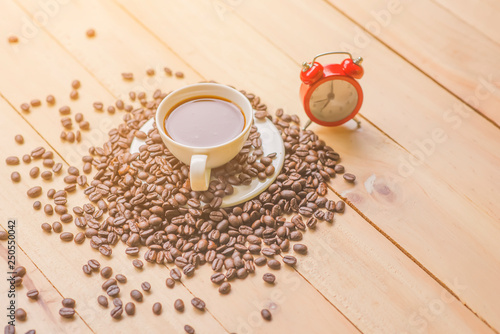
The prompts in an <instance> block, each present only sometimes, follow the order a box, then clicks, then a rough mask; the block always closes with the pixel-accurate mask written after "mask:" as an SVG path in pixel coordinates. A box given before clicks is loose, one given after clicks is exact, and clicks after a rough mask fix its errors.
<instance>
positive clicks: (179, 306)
mask: <svg viewBox="0 0 500 334" xmlns="http://www.w3.org/2000/svg"><path fill="white" fill-rule="evenodd" d="M174 308H175V309H176V310H177V311H178V312H184V302H183V301H182V299H177V300H176V301H175V302H174Z"/></svg>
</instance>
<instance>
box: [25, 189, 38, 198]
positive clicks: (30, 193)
mask: <svg viewBox="0 0 500 334" xmlns="http://www.w3.org/2000/svg"><path fill="white" fill-rule="evenodd" d="M26 194H27V195H28V197H29V198H36V197H40V195H41V194H42V187H39V186H36V187H33V188H30V189H29V190H28V191H27V192H26Z"/></svg>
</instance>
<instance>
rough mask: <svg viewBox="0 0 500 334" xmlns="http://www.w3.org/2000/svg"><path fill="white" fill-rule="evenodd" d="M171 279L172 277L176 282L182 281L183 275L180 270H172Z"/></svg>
mask: <svg viewBox="0 0 500 334" xmlns="http://www.w3.org/2000/svg"><path fill="white" fill-rule="evenodd" d="M170 277H172V279H173V280H175V281H180V280H181V277H182V273H181V271H180V270H179V268H172V269H170Z"/></svg>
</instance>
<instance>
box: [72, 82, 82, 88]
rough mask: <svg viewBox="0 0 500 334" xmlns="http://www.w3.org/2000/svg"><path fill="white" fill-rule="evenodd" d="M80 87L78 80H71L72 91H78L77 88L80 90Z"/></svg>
mask: <svg viewBox="0 0 500 334" xmlns="http://www.w3.org/2000/svg"><path fill="white" fill-rule="evenodd" d="M80 85H81V83H80V80H73V81H72V82H71V87H73V89H78V88H80Z"/></svg>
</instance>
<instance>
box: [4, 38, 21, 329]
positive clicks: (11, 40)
mask: <svg viewBox="0 0 500 334" xmlns="http://www.w3.org/2000/svg"><path fill="white" fill-rule="evenodd" d="M7 41H8V42H9V43H17V42H19V38H18V37H17V36H15V35H12V36H9V38H8V39H7ZM12 327H14V326H12Z"/></svg>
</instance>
